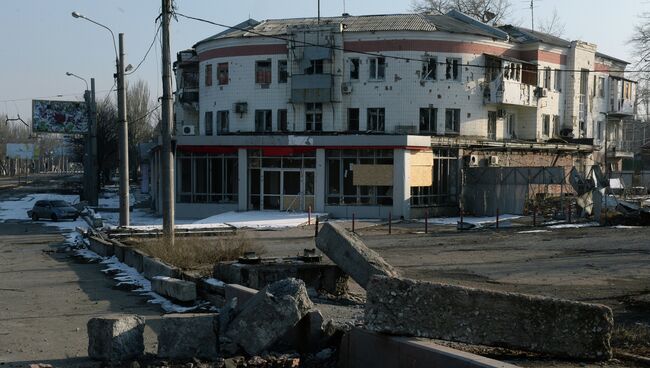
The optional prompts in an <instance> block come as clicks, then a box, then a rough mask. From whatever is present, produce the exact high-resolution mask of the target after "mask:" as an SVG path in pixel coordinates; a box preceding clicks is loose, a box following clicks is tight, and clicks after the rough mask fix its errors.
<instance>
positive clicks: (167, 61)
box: [160, 0, 175, 246]
mask: <svg viewBox="0 0 650 368" xmlns="http://www.w3.org/2000/svg"><path fill="white" fill-rule="evenodd" d="M162 12H163V14H162V15H163V16H162V64H163V65H162V68H163V72H162V82H163V96H162V124H161V129H160V134H161V135H162V152H161V155H162V192H163V193H162V194H163V197H162V206H163V236H164V237H165V238H166V239H167V241H168V242H169V245H170V246H174V215H175V208H174V196H175V194H174V193H175V191H174V180H173V178H174V153H173V152H172V129H173V127H172V124H173V121H172V120H173V119H172V116H173V111H172V109H173V105H172V103H173V100H172V75H171V72H172V66H171V55H170V54H171V48H170V41H169V21H170V20H171V13H172V0H162Z"/></svg>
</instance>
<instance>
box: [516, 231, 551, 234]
mask: <svg viewBox="0 0 650 368" xmlns="http://www.w3.org/2000/svg"><path fill="white" fill-rule="evenodd" d="M537 233H550V231H549V230H526V231H517V234H537Z"/></svg>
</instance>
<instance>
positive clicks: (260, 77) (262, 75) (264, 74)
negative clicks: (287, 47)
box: [255, 60, 271, 84]
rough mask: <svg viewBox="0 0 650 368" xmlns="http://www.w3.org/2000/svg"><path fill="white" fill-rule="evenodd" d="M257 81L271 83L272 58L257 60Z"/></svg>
mask: <svg viewBox="0 0 650 368" xmlns="http://www.w3.org/2000/svg"><path fill="white" fill-rule="evenodd" d="M255 83H259V84H270V83H271V60H262V61H256V62H255Z"/></svg>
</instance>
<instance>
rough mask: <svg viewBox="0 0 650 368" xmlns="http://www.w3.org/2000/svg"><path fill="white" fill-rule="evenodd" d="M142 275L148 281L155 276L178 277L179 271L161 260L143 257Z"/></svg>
mask: <svg viewBox="0 0 650 368" xmlns="http://www.w3.org/2000/svg"><path fill="white" fill-rule="evenodd" d="M142 274H143V275H144V277H146V278H148V279H151V278H152V277H155V276H167V277H177V276H178V269H176V268H175V267H172V266H170V265H168V264H166V263H164V262H163V261H161V260H159V259H156V258H151V257H147V256H144V257H142Z"/></svg>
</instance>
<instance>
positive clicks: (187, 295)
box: [151, 276, 196, 302]
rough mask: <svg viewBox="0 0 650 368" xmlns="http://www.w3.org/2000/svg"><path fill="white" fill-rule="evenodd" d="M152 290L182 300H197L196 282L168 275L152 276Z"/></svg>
mask: <svg viewBox="0 0 650 368" xmlns="http://www.w3.org/2000/svg"><path fill="white" fill-rule="evenodd" d="M151 290H153V291H154V292H156V293H158V294H160V295H162V296H166V297H169V298H172V299H174V300H177V301H180V302H192V301H195V300H196V284H195V283H193V282H191V281H184V280H179V279H175V278H172V277H167V276H154V277H152V278H151Z"/></svg>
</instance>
